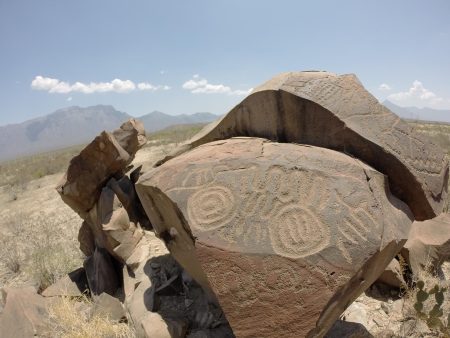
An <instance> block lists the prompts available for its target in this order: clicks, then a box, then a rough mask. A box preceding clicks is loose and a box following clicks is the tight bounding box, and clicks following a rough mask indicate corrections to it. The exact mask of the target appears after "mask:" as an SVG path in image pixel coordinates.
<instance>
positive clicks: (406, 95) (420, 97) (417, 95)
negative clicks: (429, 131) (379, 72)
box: [387, 80, 448, 107]
mask: <svg viewBox="0 0 450 338" xmlns="http://www.w3.org/2000/svg"><path fill="white" fill-rule="evenodd" d="M387 98H388V99H389V100H391V101H396V102H399V103H404V104H408V105H416V106H423V105H428V106H431V107H437V106H439V105H440V104H441V103H443V102H444V101H448V100H444V99H443V98H442V97H439V96H437V95H436V94H435V93H433V92H432V91H431V90H429V89H427V88H425V87H424V86H423V84H422V82H420V81H418V80H415V81H414V82H413V84H412V86H411V88H409V89H408V91H405V92H398V93H394V94H391V95H389V96H388V97H387Z"/></svg>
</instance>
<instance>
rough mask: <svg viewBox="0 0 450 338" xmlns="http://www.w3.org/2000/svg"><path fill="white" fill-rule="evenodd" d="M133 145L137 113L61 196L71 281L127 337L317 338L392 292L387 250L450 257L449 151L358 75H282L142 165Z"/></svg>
mask: <svg viewBox="0 0 450 338" xmlns="http://www.w3.org/2000/svg"><path fill="white" fill-rule="evenodd" d="M145 143H146V136H145V132H144V129H143V125H142V124H141V123H140V122H139V121H136V120H133V119H132V120H130V121H128V122H126V123H124V124H123V125H122V126H121V127H120V128H119V129H118V130H116V131H113V132H112V133H108V132H103V133H102V134H100V135H99V136H98V137H97V138H96V139H95V140H94V141H93V142H92V143H90V144H89V145H88V146H87V147H86V148H85V149H84V150H83V151H82V152H81V153H80V155H78V156H77V157H75V158H73V159H72V161H71V163H70V166H69V168H68V170H67V173H66V175H65V177H64V179H63V181H62V182H61V183H60V184H59V186H58V188H57V190H58V192H59V193H60V195H61V197H62V199H63V200H64V201H65V202H66V203H67V204H68V205H69V206H70V207H71V208H72V209H73V210H74V211H75V212H76V213H78V215H80V217H81V218H82V219H83V223H82V225H81V228H80V232H79V242H80V248H81V250H82V251H83V253H84V254H85V255H86V260H85V263H84V270H80V271H81V272H80V271H78V272H77V274H78V275H80V274H82V275H83V276H84V277H85V280H86V284H87V287H88V289H89V292H90V294H91V295H92V296H93V297H94V298H96V299H102V302H103V303H106V304H113V305H114V307H115V308H116V310H114V313H118V315H117V317H118V318H119V317H123V314H122V312H121V311H120V307H121V306H122V307H123V309H124V311H125V316H126V317H127V319H128V321H129V322H130V323H132V325H133V326H134V328H135V330H136V334H137V335H138V336H139V337H191V338H193V337H324V336H325V335H326V334H327V332H328V331H329V330H330V328H331V327H332V326H333V324H334V323H335V322H336V320H337V319H338V318H339V316H340V315H341V314H342V313H343V312H344V311H345V309H346V308H348V306H349V305H350V304H352V302H353V301H354V300H355V299H356V298H357V297H358V296H359V295H360V294H361V293H363V292H364V291H365V290H367V289H368V288H369V287H370V286H371V285H372V284H373V283H374V282H375V281H376V280H377V279H378V278H381V280H382V281H384V282H385V283H388V284H391V285H394V286H395V287H399V286H400V285H401V281H400V280H402V279H403V277H405V276H404V271H403V270H402V267H401V266H400V263H399V262H398V260H397V259H398V257H399V256H398V254H399V253H400V254H401V255H403V257H404V259H402V264H409V265H410V269H412V270H414V269H418V268H419V267H422V266H423V265H424V264H425V263H426V260H427V258H429V257H430V256H431V264H432V265H434V266H435V267H438V266H439V264H440V263H441V262H442V261H443V260H445V259H448V258H449V255H450V249H449V247H448V245H449V243H450V241H449V238H450V220H449V217H448V216H447V215H445V214H442V213H443V212H445V210H444V207H445V206H446V205H447V194H448V191H447V186H448V174H449V165H448V160H447V158H446V156H445V155H444V153H443V152H442V151H441V150H440V149H439V148H438V147H437V146H435V145H434V144H433V143H432V142H430V141H429V140H428V139H426V138H425V137H423V136H422V135H419V134H417V133H416V132H415V131H414V130H413V129H412V128H411V127H410V126H409V125H408V124H407V123H405V122H404V121H402V120H401V119H400V118H399V117H397V116H396V115H394V114H393V113H392V112H391V111H389V110H388V109H387V108H385V107H384V106H382V105H381V104H379V103H378V101H377V100H376V99H375V98H374V97H373V96H372V95H370V93H368V92H367V91H366V90H365V89H364V87H363V86H362V85H361V83H360V82H359V81H358V79H357V78H356V77H355V76H354V75H335V74H332V73H328V72H292V73H284V74H281V75H278V76H276V77H274V78H273V79H271V80H269V81H268V82H266V83H264V84H263V85H262V86H260V87H258V88H256V89H255V90H254V91H253V93H252V94H250V95H249V96H248V97H247V98H245V99H244V100H243V101H242V102H241V103H240V104H238V105H237V106H236V107H235V108H233V109H232V110H231V111H230V112H229V113H228V114H226V115H225V116H224V117H223V118H222V119H221V120H220V121H218V122H216V123H214V124H212V125H210V126H207V127H206V128H205V129H204V130H202V131H201V132H200V133H199V134H198V135H196V136H195V137H194V138H193V139H191V140H189V141H188V142H186V143H185V144H183V145H181V146H180V147H178V148H177V149H176V150H175V151H174V152H173V153H172V154H170V155H169V156H167V157H165V158H163V159H161V160H160V161H158V162H157V164H156V165H155V166H154V167H153V168H151V169H150V170H148V171H147V172H141V171H142V170H141V168H133V167H132V161H133V158H134V156H135V154H136V152H137V151H138V149H139V148H140V147H142V146H143V145H144V144H145ZM411 227H412V229H413V231H412V232H411V234H410V229H411ZM155 241H160V243H164V245H165V248H167V250H168V251H165V249H164V250H162V251H160V252H155V249H154V245H155V243H156V242H155ZM405 243H407V244H406V245H405ZM404 245H405V246H404ZM396 257H397V259H396ZM404 262H406V263H404ZM385 270H386V271H385ZM60 283H61V285H69V284H70V282H69V280H65V281H61V282H60ZM64 283H65V284H64ZM71 290H72V289H71ZM46 293H47V294H48V295H56V294H59V288H58V287H57V286H52V287H51V288H50V289H49V290H47V291H46ZM107 294H108V295H110V296H114V297H115V298H116V299H118V300H120V304H121V305H119V306H117V302H115V301H114V299H111V297H110V296H106V295H107ZM44 296H45V292H44ZM113 305H111V307H113ZM5 309H6V308H5ZM30 325H31V324H30Z"/></svg>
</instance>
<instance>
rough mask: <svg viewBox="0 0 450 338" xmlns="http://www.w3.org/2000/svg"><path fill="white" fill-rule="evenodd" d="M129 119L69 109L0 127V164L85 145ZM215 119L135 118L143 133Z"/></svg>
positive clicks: (104, 110) (102, 109) (112, 112)
mask: <svg viewBox="0 0 450 338" xmlns="http://www.w3.org/2000/svg"><path fill="white" fill-rule="evenodd" d="M131 117H132V116H130V115H128V114H127V113H124V112H120V111H118V110H116V109H115V108H114V107H112V106H106V105H97V106H91V107H86V108H82V107H77V106H73V107H67V108H63V109H59V110H57V111H55V112H53V113H51V114H48V115H45V116H42V117H38V118H35V119H31V120H28V121H25V122H22V123H17V124H10V125H6V126H0V161H3V160H8V159H13V158H17V157H20V156H26V155H31V154H36V153H40V152H45V151H51V150H56V149H61V148H64V147H69V146H73V145H77V144H82V143H86V142H88V141H90V140H91V139H92V138H93V137H95V136H96V135H97V134H99V133H100V132H101V131H102V130H113V129H116V128H118V127H119V126H120V125H121V124H122V123H123V122H124V121H126V120H127V119H129V118H131ZM218 118H219V116H218V115H214V114H211V113H195V114H192V115H186V114H181V115H168V114H164V113H161V112H158V111H154V112H152V113H149V114H146V115H143V116H140V117H138V119H139V120H141V121H142V122H143V123H144V126H145V129H146V131H147V132H154V131H157V130H161V129H164V128H166V127H169V126H171V125H177V124H190V123H207V122H212V121H214V120H216V119H218Z"/></svg>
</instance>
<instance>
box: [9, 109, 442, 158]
mask: <svg viewBox="0 0 450 338" xmlns="http://www.w3.org/2000/svg"><path fill="white" fill-rule="evenodd" d="M383 104H384V105H385V106H386V107H387V108H389V109H390V110H391V111H392V112H394V113H396V114H397V115H399V116H400V117H403V118H406V119H415V120H417V119H419V120H426V121H440V122H450V110H439V109H432V108H417V107H400V106H397V105H395V104H394V103H392V102H390V101H387V100H386V101H384V102H383ZM131 117H132V116H131V115H128V114H127V113H124V112H121V111H118V110H116V109H115V108H114V107H112V106H107V105H97V106H91V107H86V108H82V107H78V106H72V107H67V108H63V109H59V110H57V111H55V112H53V113H51V114H48V115H45V116H42V117H38V118H35V119H31V120H28V121H25V122H22V123H17V124H10V125H6V126H0V161H3V160H8V159H13V158H17V157H20V156H26V155H32V154H36V153H40V152H45V151H51V150H56V149H61V148H64V147H69V146H73V145H78V144H82V143H86V142H88V141H90V140H91V139H92V138H93V137H95V136H96V135H97V134H99V133H100V132H101V131H102V130H113V129H116V128H118V127H119V126H120V125H121V124H122V123H123V122H124V121H126V120H127V119H129V118H131ZM218 118H219V116H218V115H214V114H211V113H195V114H192V115H187V114H181V115H168V114H165V113H162V112H159V111H154V112H152V113H149V114H146V115H143V116H140V117H138V119H139V120H141V121H142V122H143V123H144V126H145V129H146V131H147V132H154V131H157V130H161V129H164V128H167V127H169V126H172V125H178V124H192V123H208V122H212V121H214V120H216V119H218Z"/></svg>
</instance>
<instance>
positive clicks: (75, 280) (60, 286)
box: [42, 268, 89, 297]
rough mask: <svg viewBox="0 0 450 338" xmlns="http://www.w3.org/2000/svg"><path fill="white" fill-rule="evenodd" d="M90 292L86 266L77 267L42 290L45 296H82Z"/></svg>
mask: <svg viewBox="0 0 450 338" xmlns="http://www.w3.org/2000/svg"><path fill="white" fill-rule="evenodd" d="M87 292H89V286H88V282H87V277H86V271H85V270H84V268H79V269H76V270H74V271H72V272H70V273H68V274H67V275H65V276H64V277H62V278H61V279H59V280H58V281H57V282H56V283H54V284H52V285H50V286H49V287H48V288H47V289H45V290H44V291H43V292H42V295H43V296H44V297H55V296H66V297H80V296H82V295H85V294H86V293H87Z"/></svg>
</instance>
